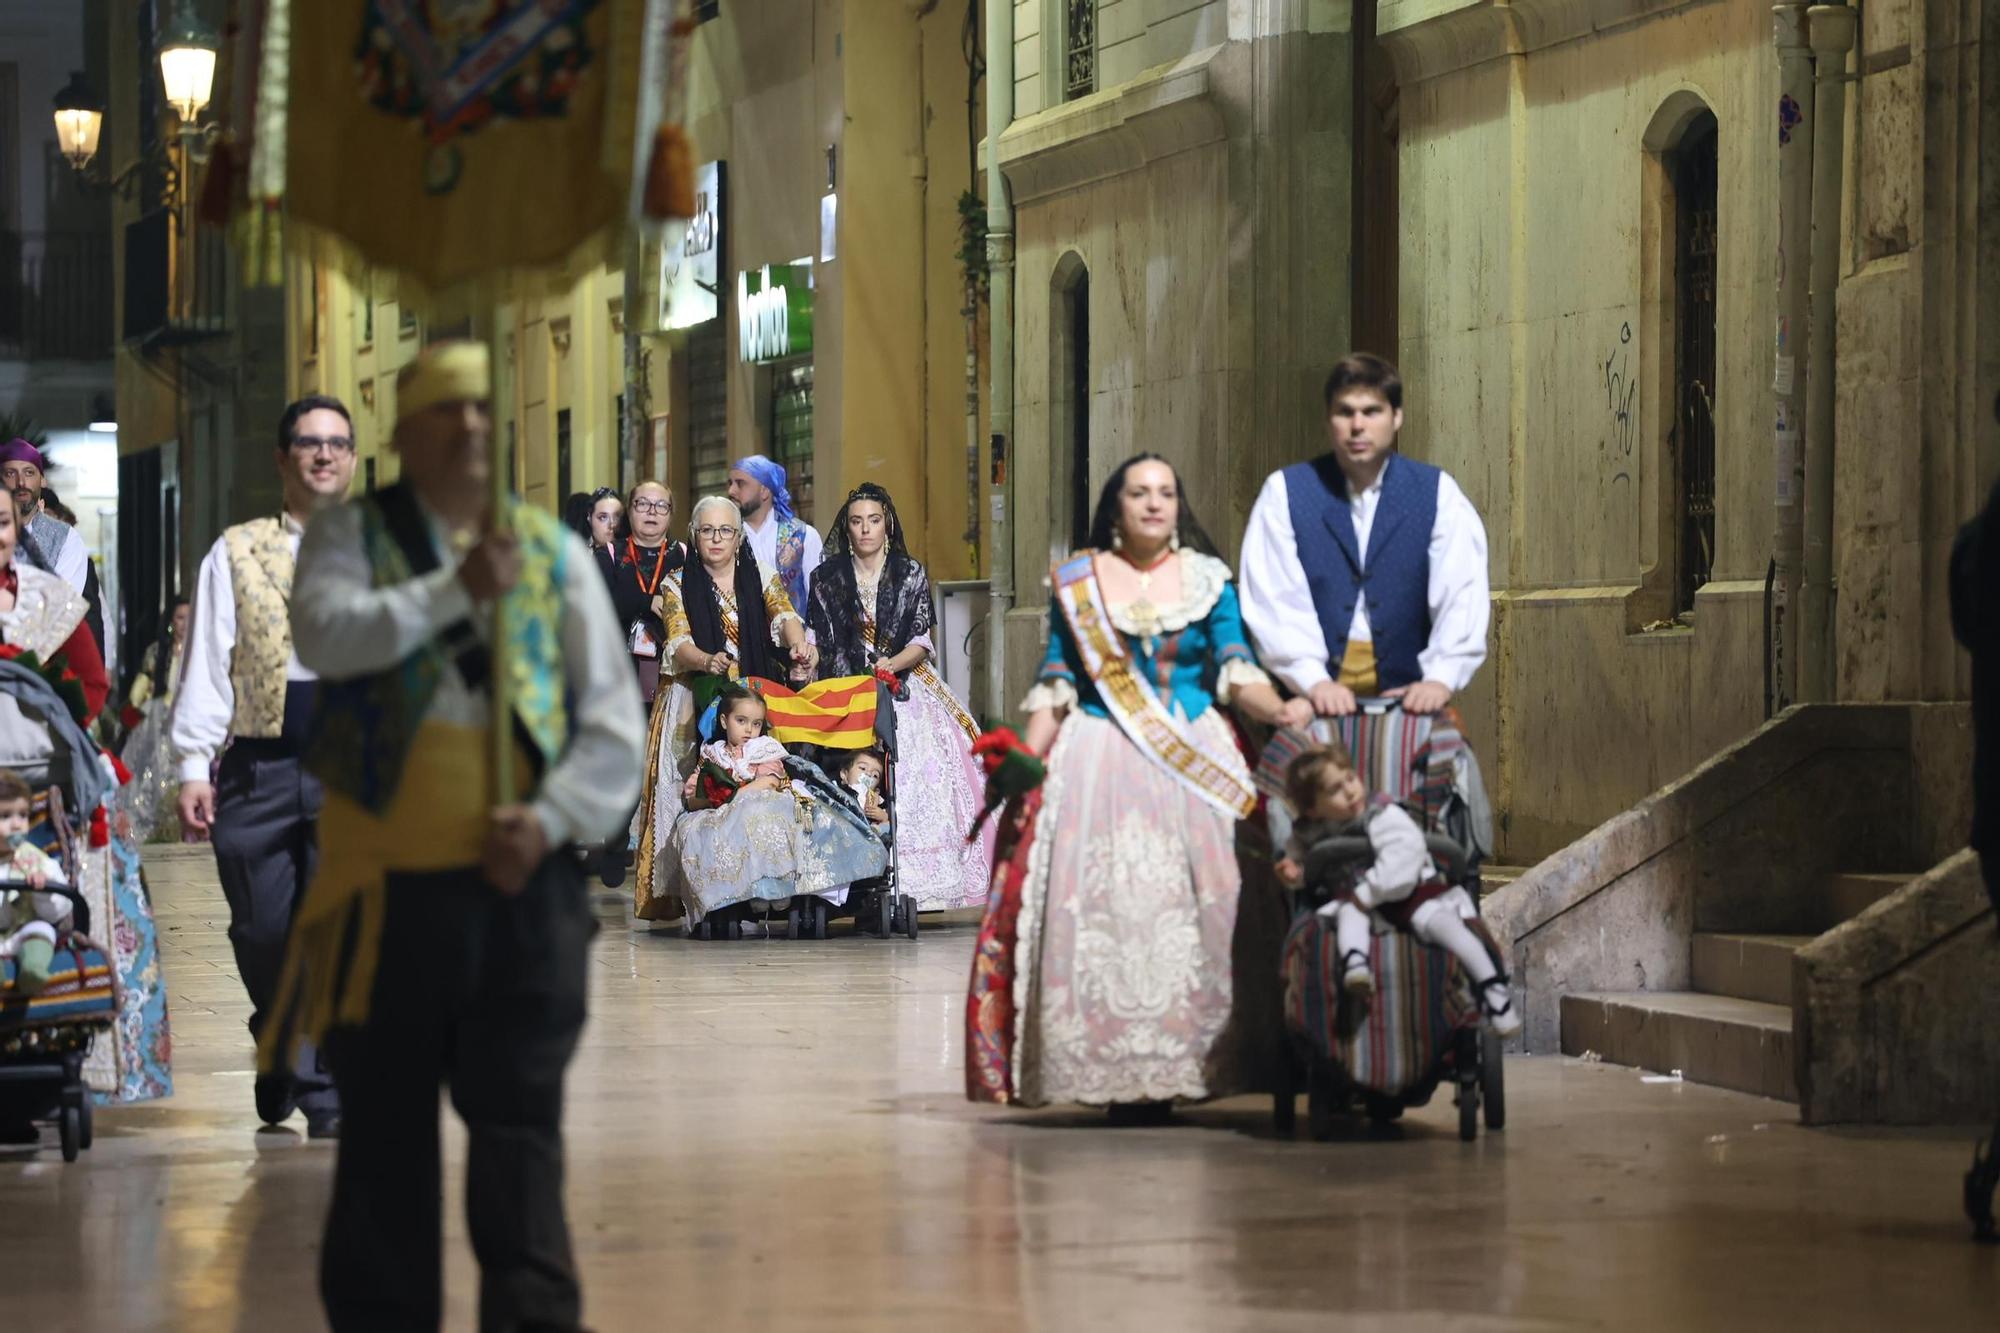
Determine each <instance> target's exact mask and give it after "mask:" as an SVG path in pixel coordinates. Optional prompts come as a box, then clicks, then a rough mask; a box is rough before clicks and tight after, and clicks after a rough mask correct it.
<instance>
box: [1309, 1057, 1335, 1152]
mask: <svg viewBox="0 0 2000 1333" xmlns="http://www.w3.org/2000/svg"><path fill="white" fill-rule="evenodd" d="M1317 1064H1318V1061H1314V1065H1315V1066H1317ZM1307 1080H1308V1081H1307V1083H1306V1133H1308V1134H1310V1135H1312V1138H1313V1142H1315V1143H1325V1142H1326V1141H1327V1140H1328V1139H1330V1138H1332V1137H1333V1118H1334V1116H1335V1115H1336V1114H1337V1113H1338V1111H1339V1109H1340V1108H1339V1106H1338V1105H1337V1104H1336V1099H1335V1097H1334V1087H1333V1078H1332V1077H1331V1076H1330V1075H1329V1074H1327V1073H1326V1071H1324V1070H1322V1069H1319V1068H1317V1067H1315V1068H1314V1069H1313V1070H1312V1072H1311V1073H1310V1074H1309V1075H1308V1076H1307Z"/></svg>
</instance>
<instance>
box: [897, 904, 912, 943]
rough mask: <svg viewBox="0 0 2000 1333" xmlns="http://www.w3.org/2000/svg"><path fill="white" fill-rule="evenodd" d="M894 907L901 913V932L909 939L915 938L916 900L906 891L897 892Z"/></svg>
mask: <svg viewBox="0 0 2000 1333" xmlns="http://www.w3.org/2000/svg"><path fill="white" fill-rule="evenodd" d="M896 908H897V910H898V911H899V912H901V913H902V917H903V933H904V934H905V935H907V936H909V937H910V938H911V939H915V938H916V937H917V900H916V899H915V898H912V897H911V896H910V895H909V894H907V893H905V894H899V895H898V896H897V898H896Z"/></svg>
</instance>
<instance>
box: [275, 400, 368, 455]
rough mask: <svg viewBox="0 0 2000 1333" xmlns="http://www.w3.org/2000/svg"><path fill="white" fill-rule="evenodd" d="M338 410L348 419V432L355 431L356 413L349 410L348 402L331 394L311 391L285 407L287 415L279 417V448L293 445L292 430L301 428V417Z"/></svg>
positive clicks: (282, 448)
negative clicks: (311, 413) (309, 413)
mask: <svg viewBox="0 0 2000 1333" xmlns="http://www.w3.org/2000/svg"><path fill="white" fill-rule="evenodd" d="M322 411H323V412H338V413H340V415H341V416H342V417H343V418H345V419H346V421H347V432H348V434H350V435H351V434H353V433H354V414H353V413H352V412H350V411H348V410H347V404H346V403H343V402H341V401H340V400H339V399H338V398H335V397H333V396H332V395H330V394H324V393H309V394H307V395H306V396H305V397H303V398H301V399H299V400H298V401H297V402H296V403H293V404H292V405H291V406H290V407H288V408H286V409H285V415H283V416H281V417H279V418H278V449H279V452H281V453H282V452H283V451H284V450H286V449H289V448H291V447H292V432H293V431H295V430H297V429H298V428H299V418H300V417H302V416H304V415H305V414H306V413H308V412H322Z"/></svg>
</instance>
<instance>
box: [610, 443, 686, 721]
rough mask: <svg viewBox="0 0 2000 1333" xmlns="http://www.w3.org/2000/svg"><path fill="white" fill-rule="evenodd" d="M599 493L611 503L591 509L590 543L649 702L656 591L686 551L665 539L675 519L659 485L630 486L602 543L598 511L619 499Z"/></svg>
mask: <svg viewBox="0 0 2000 1333" xmlns="http://www.w3.org/2000/svg"><path fill="white" fill-rule="evenodd" d="M598 494H599V495H601V496H608V497H609V500H610V504H609V505H607V504H605V503H604V501H602V500H600V501H598V503H597V505H596V507H595V508H593V509H592V511H591V515H590V523H591V528H592V544H593V546H594V547H595V548H596V551H597V559H598V564H599V565H600V567H601V568H602V569H603V571H604V581H605V583H606V584H607V585H608V586H609V587H610V589H611V604H612V606H613V607H614V608H616V610H617V612H618V623H619V624H620V625H621V626H623V627H624V630H625V646H626V649H627V651H629V652H630V653H631V654H632V666H633V668H634V669H635V670H636V671H637V672H638V673H639V693H640V694H641V695H642V696H644V698H645V700H646V702H647V703H648V704H651V703H652V702H653V696H654V695H655V694H656V693H658V692H659V688H660V648H661V645H662V644H664V643H665V642H666V627H665V625H664V623H663V622H662V621H661V619H660V589H661V586H662V584H663V583H664V581H665V580H666V577H667V576H668V575H669V574H672V573H675V572H676V571H678V570H679V569H681V567H682V566H684V565H686V564H687V547H686V546H685V545H683V544H682V543H680V542H677V541H674V540H673V539H672V538H670V537H668V536H667V527H668V525H669V524H671V523H672V522H673V517H674V494H673V492H672V491H670V490H668V489H667V488H666V487H665V486H664V485H663V484H661V483H660V482H657V481H642V482H640V483H639V484H638V485H637V486H634V487H633V488H632V495H631V498H630V500H629V502H628V503H627V504H626V505H625V506H624V507H623V509H622V510H620V511H616V512H615V513H614V518H613V521H612V524H611V528H612V532H611V534H610V535H607V536H605V537H604V538H603V539H601V540H599V539H598V537H597V532H598V530H599V529H600V527H601V524H600V521H599V518H598V514H599V511H602V510H607V509H611V508H612V506H616V505H617V504H618V496H617V495H616V494H615V493H612V492H608V491H599V492H598ZM617 514H622V516H623V517H624V519H625V520H626V522H627V528H628V530H627V532H626V534H625V535H624V536H623V537H618V536H617V535H616V527H617Z"/></svg>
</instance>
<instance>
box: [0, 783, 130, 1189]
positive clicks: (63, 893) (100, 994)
mask: <svg viewBox="0 0 2000 1333" xmlns="http://www.w3.org/2000/svg"><path fill="white" fill-rule="evenodd" d="M67 808H68V807H67V806H66V805H65V802H64V801H63V796H62V791H61V789H60V788H57V787H51V788H50V789H49V790H48V792H47V793H46V794H45V795H43V796H41V797H38V798H37V799H36V801H35V812H36V814H37V816H38V817H39V819H38V823H37V825H36V827H35V828H34V829H32V830H31V831H30V834H29V837H30V838H31V839H32V840H33V841H35V842H37V843H38V844H45V845H43V850H44V851H46V852H47V853H48V854H49V856H50V857H51V859H53V860H54V861H56V862H57V863H58V864H59V865H60V866H61V867H62V868H63V871H64V874H65V877H66V878H67V879H68V880H69V882H70V883H69V884H64V885H54V884H52V885H50V886H49V887H47V888H45V889H37V890H27V889H21V888H20V886H18V885H10V886H9V887H10V888H14V889H18V890H19V891H21V892H33V893H42V894H48V895H51V896H55V897H61V898H65V899H67V900H68V901H69V903H70V906H71V918H70V923H69V926H68V928H67V929H66V930H65V931H64V932H63V933H62V934H61V936H60V937H59V938H58V940H57V947H56V955H55V964H54V966H53V968H52V969H51V971H50V976H49V981H48V984H47V986H46V987H44V988H43V989H42V991H41V992H40V993H39V994H36V995H34V996H28V995H24V994H22V993H21V992H20V991H19V990H18V989H17V986H16V972H17V967H16V964H15V962H14V960H13V959H12V958H0V1123H9V1122H12V1123H19V1122H21V1121H29V1122H32V1121H36V1120H47V1119H53V1120H55V1122H56V1124H57V1129H58V1132H59V1134H60V1136H61V1142H62V1155H63V1160H64V1161H66V1162H74V1161H75V1160H76V1159H77V1155H78V1154H79V1153H81V1152H82V1151H83V1150H84V1149H86V1148H88V1147H90V1144H91V1138H92V1124H91V1094H90V1089H89V1088H88V1087H87V1086H86V1085H85V1083H84V1062H85V1061H86V1060H87V1059H88V1058H89V1056H90V1051H91V1047H92V1045H93V1044H94V1043H95V1041H96V1039H97V1036H98V1034H99V1033H100V1032H103V1031H104V1030H106V1029H108V1028H110V1027H111V1026H112V1025H113V1024H114V1023H115V1022H116V1021H117V1019H118V982H117V976H116V973H115V970H114V968H113V965H112V961H111V959H110V957H109V956H108V955H107V954H106V953H105V951H104V950H103V949H101V948H99V947H98V946H97V945H96V944H94V943H92V941H91V939H90V930H91V920H90V907H89V905H88V904H87V903H86V902H85V901H84V897H83V894H82V893H81V892H79V891H78V890H77V889H75V888H73V887H70V885H72V884H74V883H76V882H77V868H78V857H77V855H76V841H75V840H76V837H77V835H78V834H79V833H80V832H81V831H82V830H81V828H79V827H74V826H73V825H74V824H75V823H77V822H79V821H72V820H71V819H69V818H68V817H67V816H66V810H67Z"/></svg>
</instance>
